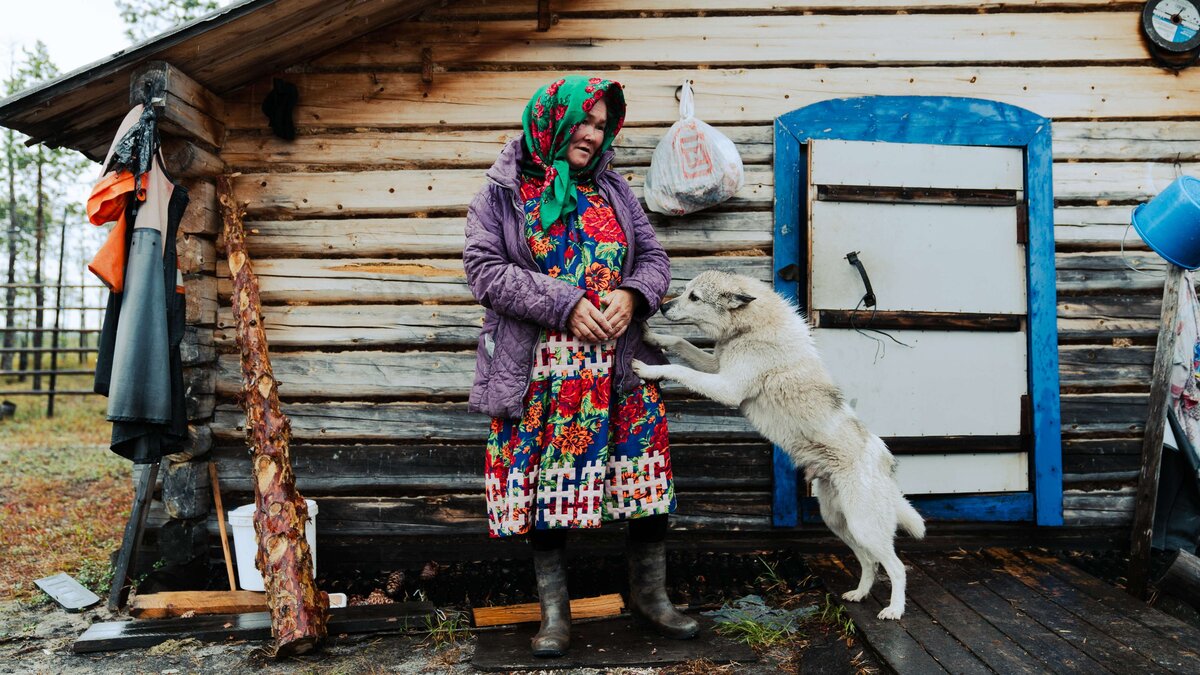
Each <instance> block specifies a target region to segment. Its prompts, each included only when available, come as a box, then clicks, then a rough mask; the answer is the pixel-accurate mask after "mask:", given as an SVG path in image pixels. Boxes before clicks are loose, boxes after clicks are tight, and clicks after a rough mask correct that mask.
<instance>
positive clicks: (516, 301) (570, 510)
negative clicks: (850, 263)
mask: <svg viewBox="0 0 1200 675" xmlns="http://www.w3.org/2000/svg"><path fill="white" fill-rule="evenodd" d="M624 118H625V97H624V94H623V93H622V91H621V85H620V84H618V83H616V82H613V81H611V80H604V79H600V78H586V77H582V76H570V77H566V78H562V79H560V80H558V81H556V82H553V83H551V84H549V85H547V86H545V87H542V88H541V89H539V90H538V91H537V93H536V94H534V96H533V98H531V99H530V101H529V104H528V105H527V106H526V107H525V113H524V119H523V124H524V135H523V136H521V137H518V138H515V139H513V140H512V141H511V142H509V143H508V145H506V146H505V148H504V150H503V151H502V152H501V153H500V157H499V159H497V160H496V163H495V164H494V165H493V166H492V168H491V169H490V170H489V171H488V173H487V177H488V185H486V186H485V187H484V188H483V189H482V190H480V191H479V194H477V195H476V196H475V199H474V201H473V202H472V203H471V206H470V209H469V210H468V213H467V233H466V234H467V243H466V248H465V249H464V251H463V265H464V267H465V268H466V272H467V282H468V283H469V284H470V286H471V291H472V293H474V295H475V298H476V299H477V300H478V301H479V303H480V304H481V305H483V306H484V307H485V308H487V312H486V315H485V318H484V323H483V330H482V332H481V335H480V337H479V351H478V356H477V358H476V366H475V384H474V386H473V387H472V389H471V398H470V409H471V410H472V411H475V412H481V413H484V414H487V415H491V416H492V426H491V434H490V436H489V438H488V442H487V461H486V467H487V468H486V489H487V504H488V528H489V533H490V534H491V535H492V536H493V537H507V536H513V535H521V534H526V533H528V534H529V538H530V540H531V542H532V545H533V551H534V571H535V572H536V575H537V585H538V598H539V600H540V602H541V608H542V625H541V630H540V631H539V632H538V634H537V635H536V636H535V637H534V638H533V643H532V647H533V653H534V654H535V655H538V656H561V655H562V654H564V653H565V652H566V649H567V646H568V640H569V633H570V622H571V615H570V605H569V601H568V596H567V588H566V579H567V575H566V569H565V566H564V562H563V561H564V555H563V552H564V551H563V549H564V545H565V535H566V532H567V530H569V529H585V528H595V527H599V526H600V524H601V523H602V522H606V521H611V520H622V519H626V520H629V575H630V596H631V597H630V610H631V611H632V613H634V614H635V615H636V616H639V617H641V618H643V619H645V620H647V621H649V622H650V623H651V624H652V625H653V626H654V627H656V628H657V629H658V630H659V631H660V632H662V633H663V634H664V635H666V636H668V637H674V638H681V639H683V638H690V637H693V636H694V635H695V634H696V631H697V629H698V626H697V624H696V622H695V621H694V620H692V619H690V618H688V617H685V616H683V615H682V614H680V613H679V612H677V611H675V609H674V607H673V606H672V605H671V602H670V601H669V600H668V598H667V594H666V590H665V580H666V568H665V560H664V547H663V538H664V537H665V535H666V531H667V514H668V513H670V512H671V511H673V510H674V509H675V489H674V484H673V482H672V479H671V460H670V454H669V450H668V443H667V424H666V409H665V407H664V404H663V402H662V398H661V396H660V394H659V390H658V387H657V385H655V384H653V383H643V382H641V381H640V380H639V379H638V378H637V376H636V375H634V373H633V371H632V369H631V367H630V362H631V361H632V360H633V359H634V358H638V359H641V360H642V361H644V362H646V363H666V359H665V358H664V357H663V355H662V353H661V352H660V351H658V350H657V349H654V348H652V347H650V346H648V345H647V344H645V342H643V340H642V327H641V324H642V322H643V321H645V320H646V319H648V318H649V317H651V316H653V314H654V312H656V311H657V310H658V306H659V303H660V302H661V301H662V298H663V295H664V294H665V293H666V291H667V287H668V286H669V284H670V281H671V273H670V272H671V268H670V261H669V260H668V258H667V254H666V252H665V251H663V248H662V246H661V245H660V244H659V243H658V240H657V239H656V238H655V236H654V229H653V227H652V226H651V225H650V221H649V220H648V219H647V218H646V214H645V212H644V211H643V210H642V208H641V205H640V204H639V202H638V200H637V198H636V197H635V196H634V194H633V191H632V190H631V189H630V188H629V186H628V185H627V184H626V182H625V180H624V179H623V178H622V177H621V176H620V175H619V174H617V173H616V172H615V171H613V170H612V169H610V168H609V163H610V162H611V161H612V156H613V153H612V151H611V150H610V149H609V148H610V147H611V146H612V143H613V139H614V138H615V137H616V135H617V132H618V131H620V129H621V125H622V123H623V122H624Z"/></svg>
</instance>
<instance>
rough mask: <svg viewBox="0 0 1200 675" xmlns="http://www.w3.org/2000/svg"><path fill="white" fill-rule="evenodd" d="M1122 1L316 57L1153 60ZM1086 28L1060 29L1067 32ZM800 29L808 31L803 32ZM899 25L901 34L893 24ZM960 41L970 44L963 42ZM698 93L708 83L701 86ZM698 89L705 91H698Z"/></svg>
mask: <svg viewBox="0 0 1200 675" xmlns="http://www.w3.org/2000/svg"><path fill="white" fill-rule="evenodd" d="M1138 20H1139V14H1138V13H1137V12H1133V11H1125V12H1087V13H1084V12H1073V13H1059V14H1046V13H1040V12H1039V13H1028V14H1015V13H1013V14H1005V15H991V14H979V13H964V14H935V15H930V14H911V15H888V14H881V15H855V14H845V15H787V14H784V15H776V16H771V17H769V18H765V17H761V16H712V17H673V18H672V19H671V20H670V21H663V20H661V19H654V18H609V17H606V18H599V19H591V18H574V17H561V16H560V20H559V21H558V22H557V23H555V25H554V28H553V30H550V31H546V32H535V31H532V30H530V26H529V21H528V20H508V21H506V20H500V21H480V22H474V21H460V22H444V23H438V22H431V21H424V22H419V23H416V22H413V23H409V22H400V23H396V24H392V25H391V26H387V27H386V28H384V29H382V30H380V31H378V32H376V33H373V34H371V35H370V36H369V37H366V38H361V39H359V40H357V41H355V42H353V43H351V44H350V45H347V46H346V48H343V49H338V50H334V51H333V52H331V53H330V54H327V55H325V56H322V57H318V58H316V59H314V60H313V61H312V62H311V63H310V65H311V67H313V68H314V69H338V68H346V67H349V66H368V67H372V68H380V69H384V68H387V69H396V68H406V67H407V68H412V67H415V66H417V65H418V64H419V63H420V61H421V50H422V49H423V48H431V49H432V52H433V60H434V63H435V64H437V65H438V66H440V67H443V68H446V69H449V70H461V69H463V68H466V67H469V66H479V65H490V66H494V65H506V66H510V67H523V66H525V65H526V64H528V63H530V62H535V63H555V64H560V66H561V67H563V68H570V67H571V66H572V65H574V66H577V67H585V66H589V65H591V64H595V63H605V64H618V65H621V66H658V67H662V66H671V67H688V66H695V65H700V64H720V65H722V66H736V65H798V64H813V63H817V64H838V65H860V64H876V65H898V64H903V65H909V64H938V65H947V64H953V63H962V62H966V63H972V62H974V63H978V62H980V61H985V62H988V63H1029V62H1039V63H1091V64H1101V63H1105V62H1126V63H1128V62H1137V61H1148V60H1149V55H1148V54H1147V53H1146V49H1145V48H1144V47H1143V46H1142V43H1141V41H1140V40H1139V35H1138V34H1137V32H1136V31H1131V30H1129V26H1131V25H1137V21H1138ZM1064 31H1065V32H1067V33H1071V34H1074V35H1081V36H1087V37H1086V39H1082V40H1062V35H1063V32H1064ZM797 35H803V36H804V39H803V40H797V39H796V36H797ZM896 35H903V36H904V39H903V40H896V39H894V36H896ZM964 45H970V48H969V49H964ZM700 94H701V96H703V91H701V92H700ZM699 100H701V101H703V100H704V99H703V98H701V99H699Z"/></svg>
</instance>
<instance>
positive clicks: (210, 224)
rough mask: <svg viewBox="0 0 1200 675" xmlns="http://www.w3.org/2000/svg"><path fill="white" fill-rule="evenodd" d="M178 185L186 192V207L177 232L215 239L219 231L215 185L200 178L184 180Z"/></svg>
mask: <svg viewBox="0 0 1200 675" xmlns="http://www.w3.org/2000/svg"><path fill="white" fill-rule="evenodd" d="M180 183H181V184H182V185H183V186H184V187H186V188H187V190H188V206H187V208H186V209H185V210H184V212H183V217H182V218H181V219H180V221H179V231H180V232H182V233H184V234H198V235H203V236H205V237H209V238H213V237H216V236H217V234H218V233H219V232H220V231H221V214H220V213H218V212H217V187H216V185H214V184H213V183H212V182H211V181H208V180H206V179H201V178H192V179H190V180H188V179H184V180H181V181H180Z"/></svg>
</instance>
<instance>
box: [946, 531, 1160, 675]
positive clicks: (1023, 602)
mask: <svg viewBox="0 0 1200 675" xmlns="http://www.w3.org/2000/svg"><path fill="white" fill-rule="evenodd" d="M949 558H950V559H951V560H957V562H958V564H959V566H960V567H961V568H962V569H963V570H964V571H965V572H966V573H967V574H968V575H976V576H977V578H978V579H979V581H980V583H982V584H983V585H984V586H985V587H987V588H989V589H991V590H992V591H993V592H995V593H996V595H999V596H1000V597H1002V598H1005V599H1006V600H1008V602H1009V603H1010V604H1011V605H1012V606H1013V608H1015V609H1017V610H1018V611H1021V612H1024V613H1025V614H1026V615H1028V616H1029V617H1031V618H1033V619H1034V620H1036V621H1037V622H1038V623H1039V624H1041V625H1042V626H1043V627H1044V628H1043V629H1042V630H1043V631H1049V632H1051V633H1053V634H1055V635H1058V636H1059V637H1061V638H1062V639H1064V640H1066V641H1067V642H1069V643H1070V644H1071V645H1072V646H1073V647H1075V648H1076V649H1078V650H1079V651H1080V652H1083V653H1084V654H1087V655H1088V656H1090V657H1091V658H1092V659H1094V660H1095V661H1097V662H1098V663H1102V664H1104V667H1105V668H1107V669H1108V670H1109V671H1111V672H1113V673H1117V674H1120V675H1141V674H1143V673H1162V674H1164V675H1165V673H1167V672H1168V671H1166V670H1165V669H1163V668H1161V667H1159V666H1157V665H1156V664H1154V663H1152V662H1151V661H1149V660H1147V659H1146V658H1145V657H1143V656H1141V655H1140V654H1138V653H1137V652H1135V651H1134V650H1133V649H1132V648H1130V647H1128V646H1126V645H1124V644H1121V643H1120V642H1118V641H1117V640H1115V639H1113V637H1111V636H1110V635H1109V634H1108V632H1107V631H1104V630H1100V629H1098V628H1096V627H1095V626H1093V625H1091V624H1089V623H1087V622H1086V621H1084V620H1083V619H1081V618H1079V617H1077V616H1075V615H1074V614H1072V613H1070V612H1069V611H1067V610H1065V609H1063V608H1062V607H1060V606H1058V605H1057V604H1055V603H1054V602H1052V601H1051V600H1050V599H1049V598H1046V597H1045V596H1043V595H1041V594H1040V593H1038V592H1036V591H1034V590H1032V589H1030V588H1028V587H1026V586H1025V585H1024V584H1022V583H1021V582H1020V581H1018V580H1017V579H1015V578H1014V577H1013V576H1010V574H1009V573H1004V572H1002V573H997V570H996V569H995V563H994V562H993V561H992V560H991V559H986V558H983V557H982V556H980V554H979V553H978V552H967V553H960V554H959V555H952V556H949Z"/></svg>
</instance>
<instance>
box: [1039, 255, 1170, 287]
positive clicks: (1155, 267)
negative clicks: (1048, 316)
mask: <svg viewBox="0 0 1200 675" xmlns="http://www.w3.org/2000/svg"><path fill="white" fill-rule="evenodd" d="M1054 264H1055V268H1056V273H1057V285H1058V291H1059V292H1060V293H1067V294H1070V293H1089V294H1090V293H1101V292H1103V291H1107V290H1116V289H1118V288H1122V287H1123V288H1124V289H1125V290H1126V292H1154V291H1157V290H1158V289H1160V288H1162V283H1163V271H1164V270H1165V269H1166V267H1167V262H1166V261H1164V260H1163V259H1162V258H1160V257H1159V256H1158V255H1156V254H1154V253H1149V252H1146V253H1142V252H1137V253H1135V252H1132V251H1126V252H1125V255H1124V256H1122V255H1121V254H1119V253H1060V254H1058V255H1056V256H1055V258H1054ZM1129 266H1133V267H1134V268H1136V269H1137V270H1141V272H1138V271H1134V270H1133V269H1130V268H1129ZM1145 272H1149V274H1146V273H1145Z"/></svg>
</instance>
